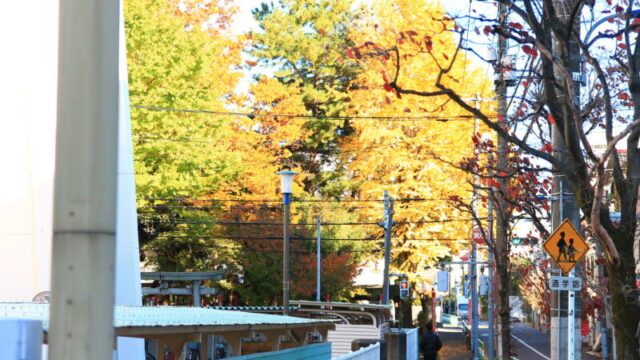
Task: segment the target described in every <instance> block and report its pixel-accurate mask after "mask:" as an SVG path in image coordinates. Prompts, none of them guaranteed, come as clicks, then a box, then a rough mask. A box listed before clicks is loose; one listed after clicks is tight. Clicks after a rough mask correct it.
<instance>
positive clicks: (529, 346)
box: [511, 334, 551, 360]
mask: <svg viewBox="0 0 640 360" xmlns="http://www.w3.org/2000/svg"><path fill="white" fill-rule="evenodd" d="M511 336H513V338H514V339H516V340H518V341H520V342H521V343H522V345H524V346H526V347H528V348H529V349H531V351H533V352H534V353H536V354H538V355H540V356H542V357H543V358H545V359H547V360H551V359H550V358H549V357H547V356H546V355H544V354H543V353H541V352H540V351H538V350H536V349H534V348H533V347H531V345H529V344H527V343H526V342H524V341H523V340H521V339H520V338H519V337H517V336H515V335H513V334H511Z"/></svg>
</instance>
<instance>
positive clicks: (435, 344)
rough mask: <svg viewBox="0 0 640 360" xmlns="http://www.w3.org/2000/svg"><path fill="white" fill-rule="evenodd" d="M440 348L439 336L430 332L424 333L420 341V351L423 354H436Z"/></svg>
mask: <svg viewBox="0 0 640 360" xmlns="http://www.w3.org/2000/svg"><path fill="white" fill-rule="evenodd" d="M441 347H442V341H440V336H438V335H437V334H434V333H432V332H426V333H425V334H424V335H422V338H421V339H420V350H422V353H423V354H425V355H426V354H437V353H438V350H440V348H441Z"/></svg>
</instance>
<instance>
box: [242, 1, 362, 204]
mask: <svg viewBox="0 0 640 360" xmlns="http://www.w3.org/2000/svg"><path fill="white" fill-rule="evenodd" d="M253 14H254V16H255V18H256V20H257V21H258V23H259V25H260V28H261V30H262V31H258V32H254V33H251V37H252V47H251V49H250V54H251V55H252V56H253V57H254V58H255V59H257V60H258V62H259V63H260V64H262V65H263V66H265V67H268V68H269V70H270V71H269V74H270V75H271V76H273V77H275V78H276V79H277V80H278V81H280V82H281V83H283V84H285V85H287V86H292V87H295V88H297V89H299V92H300V94H301V96H302V99H303V103H304V107H305V113H306V114H307V115H312V116H317V117H320V118H313V119H308V120H307V121H306V122H305V128H306V129H307V130H308V131H309V132H310V134H309V136H308V137H307V138H306V139H305V140H304V141H302V142H298V143H295V144H289V145H287V147H288V148H289V150H290V151H291V152H292V155H291V158H290V160H291V161H292V162H293V163H295V164H297V165H299V166H301V168H302V169H303V170H304V171H305V172H308V173H310V174H313V175H314V176H313V177H309V178H308V179H307V181H306V183H305V189H306V190H307V191H309V192H310V193H313V192H319V193H321V194H324V195H327V196H340V195H342V193H343V191H344V190H345V189H349V185H350V184H348V183H347V181H346V180H345V179H344V175H345V171H344V170H345V169H344V167H343V166H342V165H341V164H339V163H338V164H337V165H336V156H335V154H336V153H337V146H336V143H337V140H338V139H339V138H341V137H344V136H347V135H349V134H350V133H351V131H352V129H351V126H350V124H349V123H348V121H346V120H345V121H335V119H332V120H330V119H323V118H322V117H327V116H329V117H335V116H344V115H346V109H347V107H348V105H349V96H348V89H349V87H350V86H351V81H352V80H353V78H354V77H355V76H356V74H357V73H358V71H359V70H358V67H357V65H356V63H355V62H354V61H353V60H351V59H349V58H347V57H346V56H345V51H346V49H347V48H349V47H350V46H352V45H353V44H352V43H351V41H350V40H349V36H348V33H349V31H350V24H352V23H353V21H354V18H355V14H354V13H353V12H352V11H351V1H346V0H338V1H333V0H332V1H327V0H324V1H312V0H282V1H277V2H275V3H271V5H268V4H266V3H263V4H262V6H261V7H259V8H257V9H255V10H254V12H253ZM271 70H273V72H271ZM262 76H267V75H262ZM328 167H330V168H331V170H330V171H327V168H328Z"/></svg>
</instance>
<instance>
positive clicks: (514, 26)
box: [509, 22, 522, 30]
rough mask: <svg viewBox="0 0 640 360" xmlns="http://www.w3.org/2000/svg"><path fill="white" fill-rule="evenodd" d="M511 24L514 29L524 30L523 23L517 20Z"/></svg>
mask: <svg viewBox="0 0 640 360" xmlns="http://www.w3.org/2000/svg"><path fill="white" fill-rule="evenodd" d="M509 26H511V27H512V28H514V29H518V30H522V24H520V23H517V22H510V23H509Z"/></svg>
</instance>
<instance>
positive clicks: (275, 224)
mask: <svg viewBox="0 0 640 360" xmlns="http://www.w3.org/2000/svg"><path fill="white" fill-rule="evenodd" d="M147 214H151V213H147ZM138 218H139V219H141V220H167V221H173V222H177V223H180V224H196V225H237V226H263V225H265V226H282V223H281V222H240V221H208V220H189V219H176V218H169V219H164V218H162V217H160V216H156V217H147V216H138ZM483 219H484V218H481V219H480V220H483ZM474 220H475V219H471V218H469V219H443V220H418V221H396V222H395V224H398V225H410V224H440V223H448V222H471V221H474ZM289 225H291V226H317V225H318V223H295V224H289ZM320 225H322V226H324V225H326V226H346V225H348V226H356V225H379V223H378V222H341V223H339V222H327V223H320Z"/></svg>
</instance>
